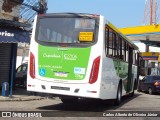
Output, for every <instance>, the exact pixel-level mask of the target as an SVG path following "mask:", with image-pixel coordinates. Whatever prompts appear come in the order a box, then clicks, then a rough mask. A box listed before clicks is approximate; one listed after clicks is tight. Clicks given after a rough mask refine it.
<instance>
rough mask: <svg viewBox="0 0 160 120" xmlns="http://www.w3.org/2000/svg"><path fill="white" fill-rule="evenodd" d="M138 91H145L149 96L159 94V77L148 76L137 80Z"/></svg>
mask: <svg viewBox="0 0 160 120" xmlns="http://www.w3.org/2000/svg"><path fill="white" fill-rule="evenodd" d="M138 91H147V92H148V93H149V94H153V93H156V92H157V93H160V76H158V75H148V76H145V77H144V78H143V79H142V80H139V85H138Z"/></svg>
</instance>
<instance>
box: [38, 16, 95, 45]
mask: <svg viewBox="0 0 160 120" xmlns="http://www.w3.org/2000/svg"><path fill="white" fill-rule="evenodd" d="M95 26H96V19H95V18H90V17H89V18H83V17H80V18H74V17H68V18H67V17H39V18H38V21H37V28H36V41H37V42H43V43H49V44H50V43H52V44H56V43H66V44H77V43H78V44H81V43H83V44H84V43H86V44H89V43H93V42H95V41H96V39H95V36H96V27H95Z"/></svg>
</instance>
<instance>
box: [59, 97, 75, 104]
mask: <svg viewBox="0 0 160 120" xmlns="http://www.w3.org/2000/svg"><path fill="white" fill-rule="evenodd" d="M60 99H61V101H62V102H63V103H67V104H74V103H77V102H78V98H77V97H62V98H60Z"/></svg>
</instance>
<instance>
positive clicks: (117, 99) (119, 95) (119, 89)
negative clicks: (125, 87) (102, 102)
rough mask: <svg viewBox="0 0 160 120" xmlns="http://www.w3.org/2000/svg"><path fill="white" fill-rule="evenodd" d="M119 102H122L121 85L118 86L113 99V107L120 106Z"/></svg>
mask: <svg viewBox="0 0 160 120" xmlns="http://www.w3.org/2000/svg"><path fill="white" fill-rule="evenodd" d="M121 101H122V85H121V84H119V85H118V90H117V98H116V99H115V102H114V104H115V105H120V103H121Z"/></svg>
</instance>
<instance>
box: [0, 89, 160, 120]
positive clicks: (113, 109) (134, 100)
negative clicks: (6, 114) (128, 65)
mask: <svg viewBox="0 0 160 120" xmlns="http://www.w3.org/2000/svg"><path fill="white" fill-rule="evenodd" d="M0 111H12V112H14V111H15V112H16V111H18V113H19V112H22V113H23V112H24V113H25V111H30V112H32V111H34V112H36V113H37V112H38V113H40V114H41V116H42V117H44V116H54V118H55V117H58V118H57V119H59V120H61V119H63V118H61V117H62V116H65V117H66V118H67V119H72V117H78V119H81V117H89V118H91V117H93V118H92V119H93V120H94V119H106V118H108V116H110V115H112V113H113V114H114V115H115V113H119V116H118V117H119V118H117V117H115V116H114V118H115V119H116V118H117V119H133V120H135V119H137V120H138V119H139V118H140V119H152V120H154V119H158V117H145V116H143V114H142V113H145V112H144V111H147V113H145V114H147V115H148V112H151V113H153V115H154V114H155V115H156V113H160V94H157V95H148V94H146V93H139V92H136V93H135V96H134V97H123V102H122V104H121V105H120V106H114V105H113V102H112V100H106V101H101V100H90V99H87V100H86V99H81V100H80V101H79V102H78V103H76V104H63V103H62V102H61V101H60V100H59V99H58V98H48V99H43V100H34V101H14V102H0ZM46 111H47V112H46ZM138 111H139V112H138ZM129 112H131V114H132V117H125V114H129ZM145 114H144V115H145ZM15 115H16V114H15ZM37 115H38V114H37ZM121 115H122V116H121ZM133 116H134V118H133ZM15 117H16V116H15ZM109 118H112V117H109ZM35 119H36V118H35ZM47 119H51V117H48V118H47ZM83 119H84V118H83ZM86 119H88V118H86ZM12 120H14V119H12ZM15 120H16V118H15ZM37 120H39V118H37Z"/></svg>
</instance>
